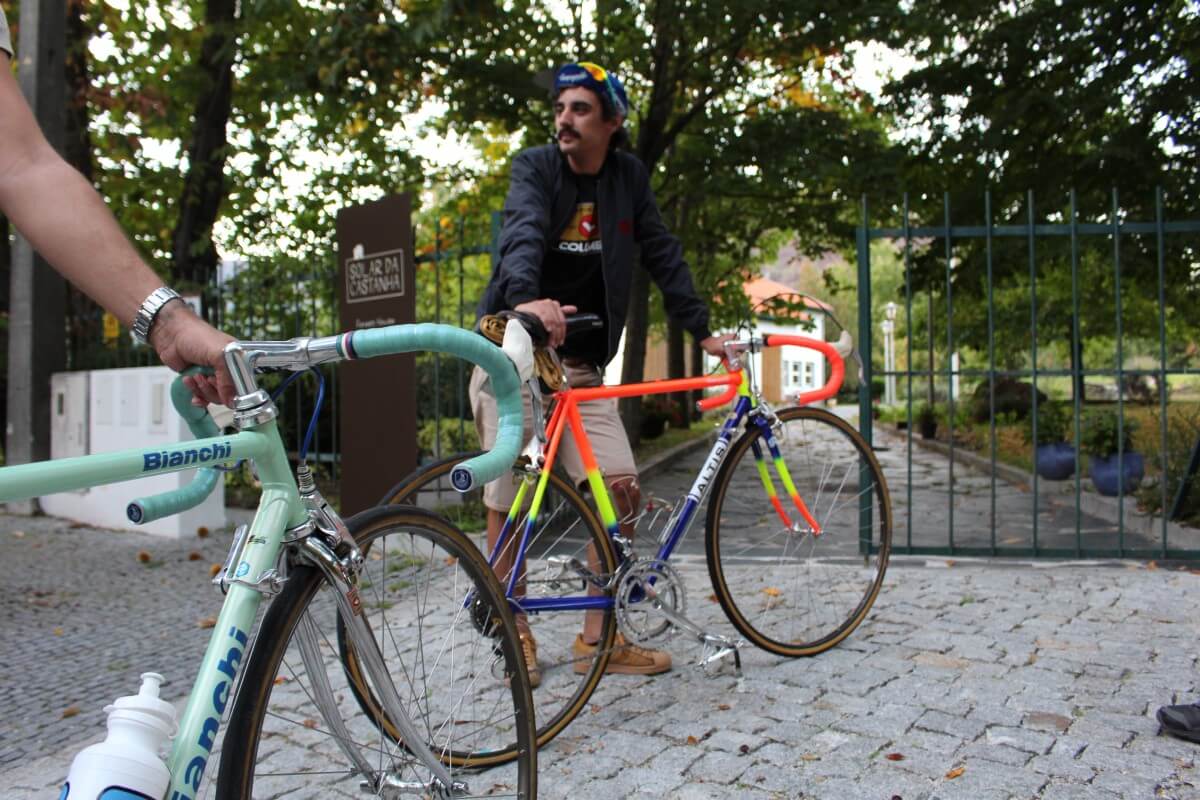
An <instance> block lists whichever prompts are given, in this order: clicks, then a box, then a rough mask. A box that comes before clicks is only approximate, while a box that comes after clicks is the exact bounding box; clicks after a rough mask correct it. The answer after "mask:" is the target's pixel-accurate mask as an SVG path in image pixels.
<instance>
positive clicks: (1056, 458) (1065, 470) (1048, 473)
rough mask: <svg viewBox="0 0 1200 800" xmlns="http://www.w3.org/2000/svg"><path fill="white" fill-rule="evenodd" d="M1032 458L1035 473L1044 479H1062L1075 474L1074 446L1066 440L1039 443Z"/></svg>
mask: <svg viewBox="0 0 1200 800" xmlns="http://www.w3.org/2000/svg"><path fill="white" fill-rule="evenodd" d="M1034 460H1035V462H1036V465H1037V474H1038V475H1040V476H1041V477H1043V478H1045V479H1046V480H1051V481H1064V480H1066V479H1067V478H1069V477H1071V476H1072V475H1074V474H1075V448H1074V447H1072V446H1071V445H1069V444H1067V443H1066V442H1055V443H1054V444H1039V445H1038V446H1037V451H1036V453H1035V459H1034Z"/></svg>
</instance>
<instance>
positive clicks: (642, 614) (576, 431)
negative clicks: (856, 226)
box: [384, 321, 892, 746]
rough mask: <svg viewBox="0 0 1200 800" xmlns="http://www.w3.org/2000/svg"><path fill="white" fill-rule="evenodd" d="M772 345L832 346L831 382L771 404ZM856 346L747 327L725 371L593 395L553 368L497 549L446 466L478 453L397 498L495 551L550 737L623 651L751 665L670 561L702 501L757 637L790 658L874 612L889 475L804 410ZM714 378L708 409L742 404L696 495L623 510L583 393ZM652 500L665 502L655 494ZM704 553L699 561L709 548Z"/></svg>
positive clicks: (424, 476) (884, 552) (741, 625)
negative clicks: (645, 648) (572, 461)
mask: <svg viewBox="0 0 1200 800" xmlns="http://www.w3.org/2000/svg"><path fill="white" fill-rule="evenodd" d="M508 324H509V325H512V324H513V323H512V322H511V321H510V322H509V323H508ZM535 338H536V332H535ZM770 347H784V348H803V349H807V350H810V351H816V352H818V353H820V354H821V355H822V356H823V357H824V359H825V360H826V361H827V362H828V364H829V373H828V375H829V377H828V380H826V381H825V383H824V385H823V386H822V387H820V388H818V389H815V390H813V391H808V392H803V393H801V394H799V396H798V397H797V398H796V403H797V405H795V406H793V407H788V408H783V409H778V410H776V409H774V408H772V407H771V405H770V404H769V403H768V402H766V401H765V400H764V398H763V396H762V394H761V393H760V392H759V390H758V388H757V383H756V381H755V377H754V375H753V370H752V369H751V368H750V367H751V365H752V363H753V361H754V356H755V354H758V353H760V352H761V351H762V350H763V348H770ZM795 352H796V351H793V353H795ZM852 352H853V347H852V344H851V343H850V341H849V336H848V334H843V337H842V339H841V340H840V341H839V343H837V344H833V343H829V342H824V341H819V340H816V339H813V338H810V337H806V336H793V335H767V336H765V337H761V338H760V337H756V336H747V337H746V338H743V339H740V340H737V341H731V342H730V343H729V344H728V345H727V347H726V356H727V358H726V362H725V365H726V367H727V372H725V373H724V374H717V375H709V376H704V377H697V378H686V379H681V380H665V381H653V382H648V383H639V384H633V385H626V386H600V387H594V388H593V387H588V388H569V387H567V386H566V385H565V381H562V380H561V379H558V378H556V377H552V378H551V379H550V380H549V381H543V382H548V383H550V385H551V386H553V387H555V389H556V390H555V391H554V392H553V394H552V398H551V406H550V409H549V411H548V414H547V417H548V421H546V422H545V423H544V425H542V424H541V421H542V419H543V416H542V414H541V413H540V411H539V409H538V408H537V406H538V405H539V404H538V403H537V402H535V413H534V414H533V417H534V418H535V420H536V421H537V428H536V431H535V436H534V437H533V438H532V440H531V441H530V442H529V444H528V445H527V447H526V449H525V455H524V457H523V459H522V460H521V461H520V462H519V463H518V465H517V468H516V470H515V473H516V474H515V479H516V480H519V481H520V486H519V488H518V491H517V497H516V500H515V501H514V502H513V504H512V507H511V509H510V511H509V513H508V516H507V519H506V521H505V523H504V526H503V530H502V531H501V532H500V535H499V538H498V539H497V541H496V542H495V544H494V546H492V547H491V548H488V545H487V542H486V539H485V538H484V536H485V534H484V518H485V510H484V509H483V508H482V505H481V503H478V502H475V503H471V502H465V503H464V502H462V501H459V500H452V501H450V502H446V501H447V499H448V498H449V495H448V493H447V492H446V491H445V489H446V487H447V483H446V480H447V477H448V476H449V475H450V473H451V471H452V470H453V469H454V467H455V465H456V464H458V463H461V461H462V459H463V458H466V457H467V455H458V456H453V457H450V458H447V459H444V460H442V461H439V462H437V463H434V464H431V465H429V466H427V467H425V468H424V469H423V470H420V471H418V472H417V473H414V474H413V475H412V476H410V477H408V478H407V479H405V480H404V481H402V482H401V483H400V484H398V485H397V486H396V487H395V488H394V489H393V490H392V491H391V492H390V493H389V495H388V496H387V497H386V498H384V500H385V502H390V503H393V504H418V505H422V506H431V507H436V508H438V510H439V511H440V512H441V513H442V514H444V515H446V516H448V517H449V518H450V519H451V520H453V521H454V522H455V524H456V525H458V526H459V527H461V528H462V529H463V530H464V531H466V532H468V533H472V532H473V533H474V534H475V535H476V536H477V537H480V538H479V541H480V543H481V546H482V547H483V548H484V550H485V552H489V550H490V552H489V562H490V563H491V564H492V565H493V567H499V569H498V571H499V572H500V574H501V577H502V579H506V582H507V587H506V594H507V596H508V598H509V601H510V603H511V604H512V607H513V610H514V612H515V613H516V614H517V615H518V622H519V623H521V624H523V625H524V626H527V628H528V630H529V632H530V633H531V634H532V635H533V637H534V639H535V640H536V643H537V664H538V667H539V669H540V672H541V684H540V686H538V687H537V688H536V689H535V690H534V703H535V706H536V709H537V718H538V744H539V746H540V745H542V744H545V743H546V742H548V741H549V740H551V739H553V738H554V737H555V736H556V735H557V734H558V733H559V732H560V731H562V730H563V728H564V727H565V726H566V725H567V724H568V723H569V722H570V721H571V720H572V719H573V718H574V717H575V716H576V715H577V714H579V712H580V711H581V710H582V709H583V708H584V706H585V704H586V703H587V701H588V698H589V697H590V696H591V694H592V692H593V690H594V689H595V688H596V686H597V684H598V683H599V681H600V678H601V677H602V676H603V675H604V673H605V670H606V667H607V666H608V662H609V660H610V657H611V655H612V653H613V652H614V648H615V647H622V646H627V645H628V644H629V643H633V644H645V643H651V642H655V641H658V640H661V639H663V638H664V637H667V636H670V635H672V634H678V633H684V634H686V635H688V636H689V637H691V638H693V639H694V640H695V641H698V642H700V643H701V644H702V645H703V647H704V652H703V655H702V656H701V658H700V663H701V664H710V663H713V662H715V661H717V660H719V659H722V658H725V657H732V658H733V659H734V663H735V666H736V667H737V669H738V670H739V672H740V664H741V662H740V657H739V656H738V648H739V647H740V646H741V645H742V644H743V640H739V639H736V638H734V637H731V636H726V635H722V634H716V633H711V632H708V631H706V630H704V629H703V628H702V627H701V626H700V625H698V624H696V623H695V622H693V621H692V620H690V619H689V618H688V616H687V613H686V612H687V593H686V587H685V585H684V581H683V579H682V577H681V576H680V574H679V572H678V571H677V570H676V569H675V568H674V567H673V566H672V565H671V558H672V555H673V554H676V553H680V552H687V551H688V550H687V548H688V545H687V543H686V541H685V534H686V533H687V531H688V528H689V527H690V526H691V524H692V522H693V521H694V520H695V518H696V517H697V516H698V515H699V514H700V513H701V510H702V508H703V507H704V504H705V502H706V501H707V509H706V511H705V512H704V513H705V535H704V547H703V555H704V557H705V559H706V561H707V566H708V573H709V576H710V578H711V582H712V588H713V592H714V594H715V598H716V600H717V601H719V603H720V605H721V607H722V608H723V609H724V611H725V614H726V616H727V617H728V619H729V621H730V622H732V623H733V625H734V627H735V628H736V629H737V630H738V632H739V633H740V634H741V635H742V636H743V637H744V638H745V640H747V641H750V642H752V643H753V644H755V645H757V646H758V647H760V648H762V649H764V650H767V651H770V652H772V653H776V654H779V655H781V656H788V657H797V656H812V655H816V654H818V653H821V652H823V651H825V650H827V649H829V648H831V647H833V646H835V645H837V644H838V643H839V642H841V641H842V640H843V639H845V638H846V637H847V636H848V635H850V633H851V632H852V631H853V630H854V629H855V628H856V627H857V626H858V625H859V623H861V622H862V621H863V619H864V618H865V617H866V615H867V613H868V612H869V611H870V608H871V605H872V603H873V602H874V601H875V598H876V596H877V595H878V593H879V589H880V586H881V584H882V582H883V577H884V571H885V569H886V567H887V562H888V555H889V553H890V549H891V541H892V509H891V502H890V499H889V495H888V489H887V484H886V483H885V481H884V476H883V472H882V470H881V469H880V466H879V463H878V461H877V460H876V458H875V455H874V454H873V453H872V451H871V448H870V447H869V446H868V445H867V443H866V442H865V441H864V440H863V438H862V436H861V435H860V434H859V433H858V432H857V431H856V430H855V429H854V428H853V427H851V425H850V424H849V423H847V422H846V421H845V420H844V419H842V418H841V417H839V416H837V415H836V414H834V413H833V412H831V411H829V410H826V409H823V408H816V407H812V406H811V405H807V404H810V403H813V402H816V401H819V400H824V399H827V398H830V397H832V396H834V395H835V394H836V393H837V391H838V389H839V387H840V386H841V383H842V379H843V376H844V372H845V365H844V361H843V358H844V356H845V355H847V354H849V353H852ZM541 355H545V353H543V354H541ZM793 357H794V356H793ZM555 381H557V382H555ZM535 383H536V381H535ZM531 388H536V387H532V386H531ZM713 388H718V389H721V390H723V391H722V393H721V394H720V395H719V396H715V397H710V398H708V399H706V400H704V401H702V402H701V406H702V407H703V408H705V409H713V408H717V407H719V406H721V405H724V404H728V403H731V402H732V403H733V407H732V409H731V410H730V412H729V414H728V415H727V416H726V418H725V420H724V422H723V423H722V424H721V425H720V431H719V433H718V435H717V437H716V440H715V441H714V442H713V444H712V448H711V450H710V451H709V453H708V456H707V457H706V459H705V460H704V463H703V466H702V467H701V468H700V471H699V473H698V474H697V475H696V477H695V479H694V481H693V483H692V485H691V489H690V490H689V491H688V492H687V494H686V495H685V496H684V497H682V498H681V499H680V500H679V501H678V502H676V503H674V504H673V505H672V504H666V505H665V508H669V509H670V513H669V514H665V513H649V514H648V513H646V511H645V509H644V508H643V509H639V510H638V511H637V512H636V514H635V515H631V518H630V519H625V520H619V519H618V517H617V514H616V512H615V510H614V508H615V504H614V502H613V500H612V498H611V497H610V495H609V491H608V489H607V487H606V486H605V482H604V480H603V477H602V475H601V474H600V471H599V470H598V469H597V467H596V461H595V458H594V455H593V452H592V447H591V445H590V443H589V442H588V436H587V431H586V430H585V429H584V427H583V424H582V423H581V420H580V415H579V408H578V406H579V404H580V403H588V402H613V399H614V398H618V397H631V396H642V395H650V394H659V393H667V392H681V391H694V390H699V389H713ZM533 394H534V397H537V393H536V392H533ZM567 431H569V432H570V435H571V436H572V437H574V440H575V443H576V445H577V446H578V449H579V451H580V454H581V456H582V459H583V462H584V466H585V467H586V468H587V481H586V486H585V487H583V488H585V490H587V491H589V492H590V495H591V497H590V502H589V499H587V498H585V495H584V494H583V493H582V492H581V487H577V486H575V485H573V484H572V482H571V481H570V479H568V478H566V477H564V476H563V475H561V474H560V472H559V471H557V470H555V468H554V467H555V459H556V456H557V455H558V452H559V447H560V445H561V443H562V441H563V437H564V436H565V435H566V434H567ZM627 505H628V504H627ZM649 505H652V506H658V505H659V503H658V501H656V500H654V499H651V500H650V504H649ZM634 516H636V517H638V518H640V520H641V526H642V527H643V528H650V530H649V531H643V532H642V533H639V534H638V538H639V539H640V540H642V541H653V542H654V543H655V551H654V553H653V555H650V556H640V555H639V554H638V553H637V552H636V551H635V549H634V547H633V542H632V541H631V540H630V539H629V538H627V537H625V536H622V535H621V527H622V523H631V522H637V521H638V520H637V519H634V518H633V517H634ZM660 520H662V522H661V523H660ZM648 535H650V536H653V538H652V539H651V538H648ZM692 554H694V555H696V556H699V551H698V548H692ZM514 564H515V567H511V566H510V565H514ZM522 617H523V619H522ZM585 633H587V634H590V637H589V638H590V639H592V640H594V642H595V644H594V645H592V643H591V642H590V641H587V640H586V639H585V638H584V635H585Z"/></svg>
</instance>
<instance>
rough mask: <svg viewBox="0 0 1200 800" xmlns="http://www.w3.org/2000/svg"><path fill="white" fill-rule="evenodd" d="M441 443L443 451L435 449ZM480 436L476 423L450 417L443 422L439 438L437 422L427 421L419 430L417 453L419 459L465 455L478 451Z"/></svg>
mask: <svg viewBox="0 0 1200 800" xmlns="http://www.w3.org/2000/svg"><path fill="white" fill-rule="evenodd" d="M439 441H440V442H441V451H440V453H438V451H437V450H436V449H435V446H436V444H437V443H438V442H439ZM479 447H480V444H479V434H478V433H477V432H476V431H475V423H474V422H472V421H471V420H458V419H453V418H450V417H446V418H443V419H442V420H441V430H440V436H439V430H438V424H437V420H433V419H430V420H426V421H425V422H422V423H421V426H420V427H419V428H418V429H417V451H418V458H419V459H422V460H424V459H427V458H433V457H435V455H440V456H448V455H452V454H454V453H465V452H469V451H472V450H478V449H479Z"/></svg>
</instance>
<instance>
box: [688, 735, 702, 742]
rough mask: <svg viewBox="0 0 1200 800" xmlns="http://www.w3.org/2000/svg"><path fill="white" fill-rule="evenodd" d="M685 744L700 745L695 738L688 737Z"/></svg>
mask: <svg viewBox="0 0 1200 800" xmlns="http://www.w3.org/2000/svg"><path fill="white" fill-rule="evenodd" d="M687 743H688V744H700V740H699V739H697V738H696V737H695V736H689V737H688V738H687Z"/></svg>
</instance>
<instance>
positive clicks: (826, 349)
mask: <svg viewBox="0 0 1200 800" xmlns="http://www.w3.org/2000/svg"><path fill="white" fill-rule="evenodd" d="M763 341H764V342H765V343H766V345H767V347H780V346H782V345H785V344H791V345H796V346H797V347H807V348H808V349H810V350H817V351H819V352H820V353H821V354H822V355H824V356H825V358H827V359H828V360H829V364H830V367H831V369H830V372H829V380H827V381H826V382H825V385H824V386H822V387H821V388H820V389H814V390H813V391H811V392H801V393H800V394H799V395H797V396H796V404H797V405H801V406H802V405H806V404H808V403H814V402H816V401H818V400H827V399H829V398H830V397H833V396H834V395H835V394H837V393H838V389H840V388H842V380H843V379H844V378H845V377H846V363H845V361H844V360H843V359H842V354H841V353H839V352H838V351H837V348H835V347H834V346H833V343H832V342H823V341H821V340H820V339H813V338H812V337H810V336H793V335H788V334H782V333H772V334H768V335H767V336H766V337H765V338H764V340H763Z"/></svg>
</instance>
